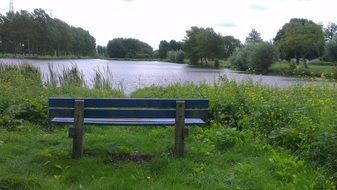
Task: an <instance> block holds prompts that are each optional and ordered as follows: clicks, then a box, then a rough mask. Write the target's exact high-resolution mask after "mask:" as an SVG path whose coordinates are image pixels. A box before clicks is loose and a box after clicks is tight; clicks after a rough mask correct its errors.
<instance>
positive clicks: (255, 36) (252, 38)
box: [246, 28, 263, 44]
mask: <svg viewBox="0 0 337 190" xmlns="http://www.w3.org/2000/svg"><path fill="white" fill-rule="evenodd" d="M259 42H263V39H262V38H261V34H260V33H259V32H257V31H256V30H255V28H253V29H252V31H251V32H250V33H249V34H248V36H247V37H246V44H250V43H259Z"/></svg>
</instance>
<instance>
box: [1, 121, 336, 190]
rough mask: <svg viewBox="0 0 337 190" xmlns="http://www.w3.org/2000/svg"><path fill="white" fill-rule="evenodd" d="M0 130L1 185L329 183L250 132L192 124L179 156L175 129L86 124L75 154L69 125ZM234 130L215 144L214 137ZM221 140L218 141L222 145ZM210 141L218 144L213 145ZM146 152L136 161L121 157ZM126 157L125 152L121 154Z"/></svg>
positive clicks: (326, 185) (224, 186) (193, 186)
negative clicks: (78, 154)
mask: <svg viewBox="0 0 337 190" xmlns="http://www.w3.org/2000/svg"><path fill="white" fill-rule="evenodd" d="M23 126H24V128H23V129H21V130H19V131H15V132H9V131H6V130H3V129H1V130H0V133H1V137H0V143H1V144H0V152H1V153H2V154H1V155H0V188H1V189H81V188H84V189H271V188H272V189H275V188H276V189H292V188H295V189H306V188H307V189H332V187H333V185H332V184H331V182H329V181H326V179H325V177H324V175H322V174H321V172H320V171H316V170H315V169H313V168H310V167H307V166H305V165H304V163H303V162H302V161H296V160H295V159H294V158H292V157H290V156H288V155H287V154H285V153H282V152H280V151H276V150H273V148H272V147H271V146H269V145H266V144H264V143H261V142H256V140H254V139H253V138H252V135H250V134H249V133H242V132H237V131H233V130H232V129H224V128H216V127H214V128H211V129H200V128H193V129H191V134H190V136H189V137H188V138H187V140H186V151H185V153H186V155H185V157H184V158H183V159H175V158H173V157H172V151H171V148H172V146H173V141H174V139H173V130H172V128H166V129H157V128H152V129H142V128H97V127H88V128H86V132H85V151H84V154H85V157H84V158H83V159H81V160H72V159H71V158H70V156H69V151H70V149H71V140H70V139H67V133H66V131H67V130H66V129H57V130H55V131H53V132H44V131H42V130H40V129H38V128H36V127H35V126H34V125H30V124H27V123H25V124H24V125H23ZM225 132H231V133H232V134H235V135H237V136H239V138H238V139H236V140H230V141H229V142H230V143H228V144H227V146H223V147H217V146H215V145H216V144H217V143H216V140H215V139H214V133H217V134H218V136H219V134H220V133H223V135H224V136H222V137H223V138H224V139H230V138H231V137H228V136H227V137H226V134H225ZM225 144H226V143H224V144H223V145H225ZM214 146H215V148H214ZM129 154H132V155H135V156H137V155H151V158H152V159H151V160H150V161H144V162H143V163H137V162H135V161H128V160H127V159H116V157H117V158H118V157H119V155H129ZM122 158H123V157H122Z"/></svg>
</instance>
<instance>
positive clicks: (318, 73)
mask: <svg viewBox="0 0 337 190" xmlns="http://www.w3.org/2000/svg"><path fill="white" fill-rule="evenodd" d="M269 74H271V75H283V76H295V77H322V78H331V79H337V67H336V66H333V65H328V64H325V65H322V64H321V65H317V64H311V65H310V64H309V69H305V68H304V66H303V64H300V65H295V64H293V65H291V64H290V63H287V62H277V63H274V64H272V65H271V67H270V68H269Z"/></svg>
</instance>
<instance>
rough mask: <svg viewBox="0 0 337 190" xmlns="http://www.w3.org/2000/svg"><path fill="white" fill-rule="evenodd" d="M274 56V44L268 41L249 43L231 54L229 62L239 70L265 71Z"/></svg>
mask: <svg viewBox="0 0 337 190" xmlns="http://www.w3.org/2000/svg"><path fill="white" fill-rule="evenodd" d="M275 58H276V51H275V48H274V46H273V45H272V44H271V43H269V42H261V43H250V44H248V45H247V46H246V47H244V48H243V49H240V50H238V51H237V52H235V53H234V54H233V56H231V58H230V62H231V63H232V64H233V65H234V66H236V67H237V68H238V69H240V70H243V71H245V70H248V69H249V70H252V71H254V72H256V73H263V74H265V73H267V72H268V68H269V66H270V65H271V64H272V63H273V61H274V60H275Z"/></svg>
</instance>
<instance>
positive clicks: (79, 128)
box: [72, 100, 84, 159]
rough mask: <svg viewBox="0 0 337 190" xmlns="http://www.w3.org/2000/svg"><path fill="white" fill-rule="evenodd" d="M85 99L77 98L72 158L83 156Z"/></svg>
mask: <svg viewBox="0 0 337 190" xmlns="http://www.w3.org/2000/svg"><path fill="white" fill-rule="evenodd" d="M83 124H84V100H75V113H74V126H75V129H74V135H73V152H72V158H75V159H76V158H81V157H82V156H83Z"/></svg>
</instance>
